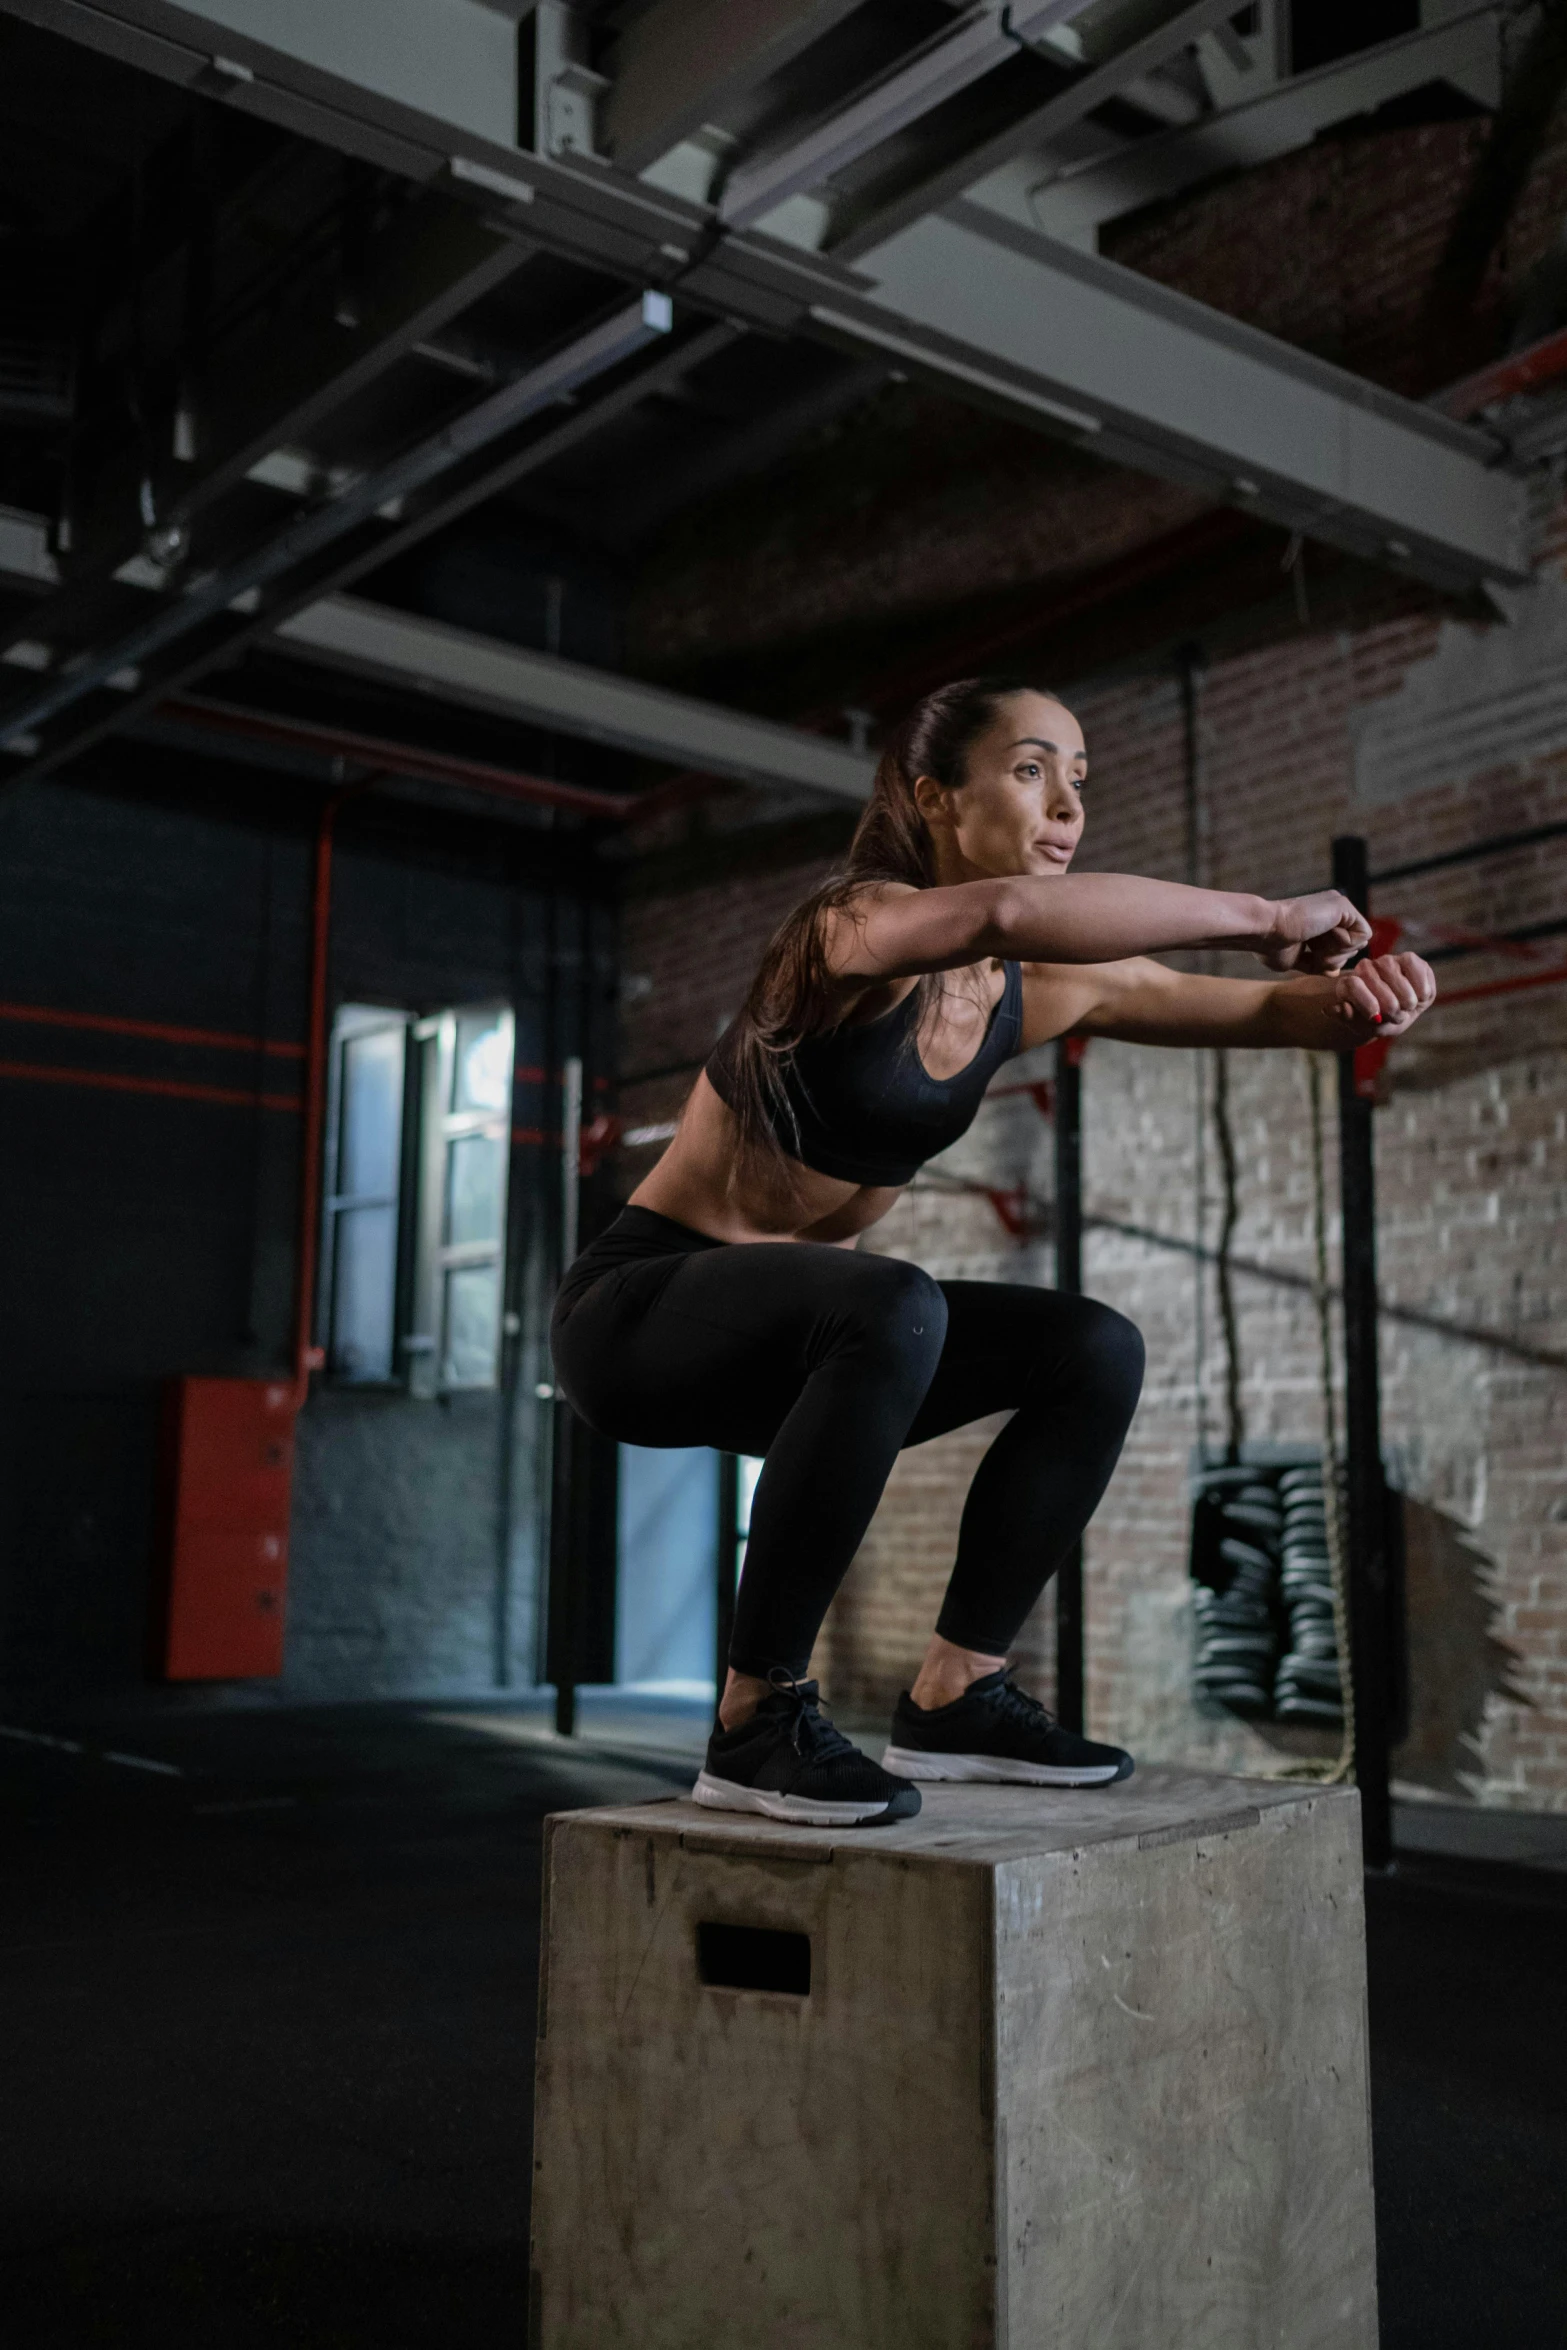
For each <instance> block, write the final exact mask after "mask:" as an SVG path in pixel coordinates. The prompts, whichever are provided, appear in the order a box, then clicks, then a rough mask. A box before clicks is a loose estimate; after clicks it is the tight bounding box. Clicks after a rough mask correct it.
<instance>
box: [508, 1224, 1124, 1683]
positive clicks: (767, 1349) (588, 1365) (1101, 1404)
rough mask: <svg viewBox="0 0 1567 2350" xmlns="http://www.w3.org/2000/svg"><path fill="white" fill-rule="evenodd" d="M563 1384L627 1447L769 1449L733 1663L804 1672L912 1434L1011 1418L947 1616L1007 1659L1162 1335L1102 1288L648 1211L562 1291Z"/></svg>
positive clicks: (580, 1267) (980, 1495) (1112, 1454)
mask: <svg viewBox="0 0 1567 2350" xmlns="http://www.w3.org/2000/svg"><path fill="white" fill-rule="evenodd" d="M552 1337H553V1343H554V1351H555V1364H556V1370H557V1374H558V1377H559V1380H560V1383H561V1386H562V1387H563V1389H564V1390H565V1393H566V1395H567V1396H568V1397H569V1399H570V1401H571V1403H572V1404H573V1405H574V1406H575V1408H576V1410H577V1411H578V1412H579V1413H580V1414H581V1415H582V1417H583V1419H585V1420H586V1421H587V1422H588V1423H589V1425H590V1426H592V1427H594V1428H597V1429H598V1430H600V1432H601V1433H602V1434H604V1435H606V1436H609V1437H613V1438H615V1439H617V1440H618V1441H620V1442H622V1443H625V1444H646V1445H713V1446H715V1447H716V1448H717V1449H718V1450H719V1451H722V1452H740V1453H751V1454H757V1455H761V1456H763V1457H764V1466H763V1469H762V1473H761V1476H760V1478H759V1479H758V1481H757V1487H756V1497H755V1500H754V1502H753V1504H752V1509H751V1531H750V1537H749V1540H748V1542H747V1545H746V1558H745V1572H744V1574H743V1576H742V1578H741V1583H740V1592H739V1597H738V1600H737V1603H736V1608H735V1630H734V1641H733V1645H732V1646H731V1648H730V1652H729V1661H730V1663H731V1664H732V1665H733V1666H734V1668H735V1670H736V1671H737V1672H741V1673H755V1674H757V1675H759V1676H761V1677H763V1678H765V1677H766V1675H767V1674H768V1672H769V1671H770V1670H771V1669H772V1668H773V1667H774V1666H776V1665H782V1666H784V1667H785V1668H786V1669H787V1671H789V1672H790V1673H793V1674H795V1675H796V1676H797V1677H798V1676H800V1675H802V1674H803V1673H804V1672H805V1671H806V1669H807V1667H808V1665H809V1662H810V1655H811V1650H812V1648H813V1647H814V1645H815V1641H816V1635H817V1632H818V1631H819V1629H820V1627H821V1622H822V1618H823V1617H824V1616H825V1615H826V1613H827V1608H828V1604H829V1602H830V1601H831V1599H832V1596H833V1593H834V1592H835V1591H836V1590H837V1588H838V1585H839V1583H840V1582H841V1581H842V1579H843V1575H844V1572H845V1570H846V1569H847V1567H848V1565H849V1562H850V1560H851V1559H852V1558H853V1556H854V1554H855V1552H856V1551H857V1550H858V1548H859V1546H860V1543H861V1541H862V1539H863V1538H864V1534H865V1530H866V1528H867V1526H868V1525H869V1524H870V1521H871V1516H872V1513H873V1512H874V1510H875V1508H876V1504H877V1503H878V1501H879V1500H880V1499H881V1494H882V1488H883V1486H884V1485H885V1484H886V1482H887V1476H888V1472H889V1471H890V1470H891V1468H892V1464H893V1462H894V1460H895V1459H896V1458H897V1455H898V1453H899V1451H900V1450H901V1449H902V1447H903V1446H904V1445H908V1444H924V1443H926V1442H927V1441H928V1439H929V1438H931V1437H933V1436H944V1435H945V1434H946V1433H947V1431H948V1430H949V1429H951V1428H961V1427H962V1426H963V1425H964V1424H965V1423H966V1422H967V1421H970V1420H979V1419H983V1418H984V1417H985V1416H986V1415H987V1414H988V1413H991V1412H1001V1411H1011V1412H1012V1414H1013V1417H1012V1419H1011V1420H1010V1421H1009V1422H1008V1424H1007V1426H1006V1427H1005V1428H1003V1429H1002V1431H1001V1433H1000V1435H999V1436H997V1438H996V1439H995V1442H994V1443H993V1444H992V1445H991V1447H990V1449H989V1451H988V1452H987V1453H986V1455H985V1457H984V1459H983V1461H982V1462H981V1463H980V1465H979V1468H978V1470H977V1472H976V1473H975V1477H974V1481H973V1483H972V1485H971V1486H970V1488H969V1494H968V1499H967V1501H966V1502H965V1504H964V1507H963V1523H962V1529H961V1532H960V1534H959V1537H958V1551H957V1562H956V1564H955V1565H954V1567H953V1570H952V1579H951V1581H950V1583H949V1584H948V1586H947V1595H946V1598H945V1600H944V1601H943V1603H942V1609H941V1614H940V1616H939V1617H938V1619H937V1624H936V1629H937V1630H938V1631H939V1632H940V1633H941V1634H942V1635H943V1636H944V1637H945V1638H946V1639H948V1640H952V1641H955V1642H956V1643H957V1645H958V1646H959V1647H960V1648H974V1649H978V1650H980V1651H981V1652H982V1653H983V1654H985V1655H989V1656H1001V1655H1004V1654H1005V1652H1006V1651H1007V1649H1008V1648H1010V1646H1011V1645H1012V1642H1013V1641H1014V1640H1015V1639H1016V1637H1017V1635H1018V1632H1019V1630H1020V1628H1021V1626H1022V1623H1023V1619H1024V1618H1025V1616H1026V1615H1027V1614H1028V1611H1029V1609H1030V1608H1031V1607H1032V1606H1033V1604H1034V1602H1035V1600H1036V1599H1037V1598H1038V1597H1039V1594H1040V1592H1041V1591H1042V1590H1043V1588H1044V1586H1045V1583H1046V1582H1047V1580H1048V1579H1049V1577H1050V1576H1051V1575H1052V1574H1053V1573H1054V1572H1055V1569H1056V1568H1057V1566H1058V1565H1059V1564H1060V1562H1061V1560H1062V1559H1063V1558H1064V1557H1065V1556H1066V1555H1067V1554H1068V1552H1069V1551H1070V1550H1071V1548H1072V1545H1073V1544H1074V1543H1075V1542H1076V1541H1077V1539H1078V1537H1079V1536H1080V1534H1081V1533H1082V1531H1083V1528H1084V1527H1085V1526H1086V1525H1087V1523H1088V1520H1089V1518H1090V1517H1091V1516H1092V1515H1093V1512H1094V1509H1095V1508H1096V1506H1097V1504H1098V1502H1099V1498H1100V1496H1101V1494H1102V1493H1103V1492H1104V1489H1105V1486H1106V1485H1107V1484H1108V1482H1109V1479H1110V1472H1111V1471H1112V1469H1113V1468H1114V1467H1115V1464H1116V1459H1117V1456H1118V1454H1119V1453H1120V1450H1121V1444H1122V1441H1123V1439H1124V1437H1125V1435H1126V1431H1127V1428H1128V1426H1129V1425H1130V1422H1131V1417H1132V1413H1133V1411H1134V1410H1135V1409H1136V1406H1137V1396H1138V1390H1139V1388H1140V1386H1141V1384H1142V1374H1143V1342H1142V1338H1141V1335H1140V1334H1139V1332H1138V1331H1137V1329H1136V1328H1135V1326H1134V1325H1133V1324H1132V1323H1130V1322H1128V1321H1126V1320H1125V1319H1124V1318H1123V1317H1122V1316H1121V1315H1120V1314H1117V1313H1114V1312H1112V1310H1111V1309H1110V1307H1108V1306H1102V1305H1099V1304H1097V1303H1096V1302H1095V1301H1094V1300H1093V1299H1092V1298H1085V1297H1063V1296H1060V1295H1059V1294H1058V1293H1057V1292H1056V1291H1054V1290H1050V1289H1031V1288H1025V1287H1022V1286H1021V1285H1019V1284H1016V1283H1011V1282H999V1281H940V1282H937V1281H933V1280H932V1279H931V1277H930V1275H929V1274H928V1273H922V1272H921V1271H920V1269H919V1267H918V1266H917V1265H910V1264H905V1263H904V1262H903V1261H902V1260H901V1259H900V1258H897V1257H880V1256H869V1255H861V1254H859V1253H858V1252H856V1251H853V1250H849V1249H841V1248H828V1247H824V1246H821V1245H819V1244H817V1243H815V1242H810V1241H785V1242H777V1243H775V1242H769V1241H762V1242H745V1243H742V1244H733V1245H731V1244H726V1243H724V1242H721V1241H715V1240H710V1239H709V1238H708V1237H707V1235H706V1234H705V1233H700V1232H692V1231H690V1230H688V1229H687V1228H686V1226H684V1225H682V1224H675V1223H671V1222H670V1221H669V1219H668V1218H667V1217H664V1216H656V1215H654V1214H653V1213H652V1212H651V1210H649V1209H646V1208H627V1209H625V1210H624V1211H623V1212H622V1214H621V1216H620V1218H619V1219H618V1221H617V1222H616V1223H615V1224H614V1225H612V1226H611V1227H610V1230H609V1231H608V1232H607V1233H606V1234H605V1235H604V1237H603V1239H601V1240H600V1241H598V1242H596V1243H594V1245H593V1246H592V1247H591V1248H589V1249H588V1250H586V1251H585V1252H584V1254H583V1255H582V1256H581V1257H579V1258H578V1259H577V1261H576V1263H575V1264H574V1265H573V1266H572V1267H571V1269H570V1271H569V1273H568V1274H567V1277H566V1279H565V1281H564V1282H563V1283H562V1285H561V1293H560V1297H559V1299H558V1300H557V1303H556V1307H555V1319H554V1327H553V1332H552Z"/></svg>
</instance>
